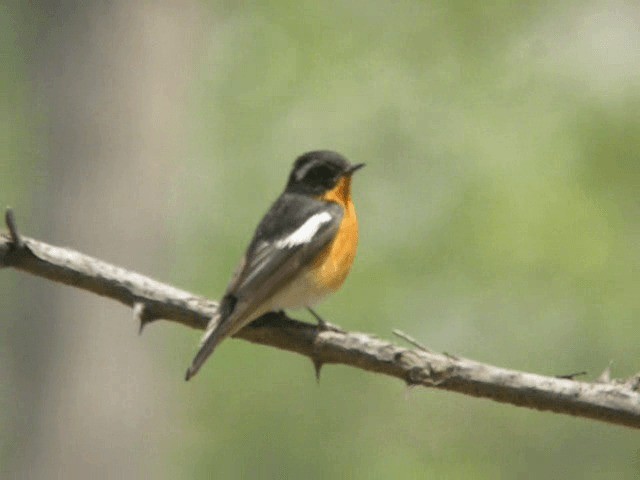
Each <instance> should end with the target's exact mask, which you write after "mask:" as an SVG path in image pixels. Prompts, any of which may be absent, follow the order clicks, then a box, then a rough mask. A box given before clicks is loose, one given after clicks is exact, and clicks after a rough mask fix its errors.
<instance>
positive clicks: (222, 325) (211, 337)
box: [185, 312, 232, 381]
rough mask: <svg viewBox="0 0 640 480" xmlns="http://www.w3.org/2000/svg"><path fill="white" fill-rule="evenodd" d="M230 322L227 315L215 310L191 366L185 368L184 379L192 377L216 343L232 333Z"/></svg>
mask: <svg viewBox="0 0 640 480" xmlns="http://www.w3.org/2000/svg"><path fill="white" fill-rule="evenodd" d="M231 327H232V322H230V321H229V317H228V316H223V315H222V314H221V313H220V312H217V313H216V314H215V315H214V316H213V317H212V318H211V320H210V321H209V324H208V325H207V330H206V331H205V333H204V335H203V336H202V340H200V350H198V353H196V356H195V357H193V361H192V362H191V366H190V367H189V368H188V369H187V374H186V375H185V380H187V381H188V380H189V379H190V378H191V377H193V376H194V375H195V374H196V373H198V370H200V367H202V365H203V364H204V362H205V361H206V360H207V358H209V355H211V354H212V353H213V351H214V350H215V348H216V347H217V346H218V344H219V343H220V342H221V341H222V340H224V339H225V338H227V337H228V336H229V335H231V334H232V332H231Z"/></svg>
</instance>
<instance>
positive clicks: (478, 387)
mask: <svg viewBox="0 0 640 480" xmlns="http://www.w3.org/2000/svg"><path fill="white" fill-rule="evenodd" d="M9 218H10V215H8V216H7V219H8V220H9ZM11 221H12V222H13V219H12V217H11ZM13 227H15V222H13ZM11 232H12V233H11V235H0V266H5V267H13V268H16V269H18V270H23V271H26V272H29V273H32V274H34V275H38V276H41V277H45V278H48V279H50V280H53V281H56V282H61V283H64V284H67V285H71V286H74V287H77V288H81V289H84V290H88V291H90V292H93V293H96V294H98V295H102V296H105V297H109V298H111V299H114V300H117V301H119V302H121V303H123V304H125V305H128V306H130V307H132V309H133V312H134V317H135V318H136V319H137V320H138V321H139V322H140V327H141V329H142V327H144V325H146V324H148V323H149V322H152V321H154V320H157V319H166V320H171V321H174V322H179V323H182V324H184V325H187V326H190V327H193V328H198V329H204V328H205V327H206V325H207V322H208V319H209V318H210V317H211V316H212V314H213V313H214V312H215V309H216V308H217V303H216V302H213V301H210V300H207V299H205V298H202V297H198V296H196V295H193V294H191V293H189V292H185V291H183V290H179V289H177V288H174V287H172V286H170V285H166V284H163V283H160V282H157V281H155V280H152V279H150V278H148V277H145V276H143V275H140V274H138V273H134V272H130V271H128V270H125V269H123V268H119V267H116V266H113V265H110V264H108V263H106V262H103V261H101V260H97V259H95V258H92V257H89V256H87V255H84V254H81V253H79V252H76V251H73V250H70V249H67V248H60V247H54V246H52V245H48V244H46V243H43V242H40V241H37V240H34V239H31V238H27V237H20V236H18V234H17V229H15V228H12V229H11ZM396 334H397V335H400V336H401V337H402V338H405V339H406V340H407V341H409V342H410V343H412V344H413V345H420V344H419V343H418V342H416V341H415V340H413V339H411V337H409V336H408V335H406V334H403V333H401V332H400V333H396ZM236 337H239V338H242V339H244V340H248V341H250V342H253V343H259V344H262V345H268V346H271V347H275V348H279V349H282V350H288V351H291V352H295V353H298V354H300V355H304V356H306V357H308V358H310V359H311V360H312V362H313V363H314V366H315V367H316V374H317V375H319V372H320V367H321V366H322V365H324V364H329V363H335V364H343V365H349V366H352V367H355V368H359V369H362V370H367V371H370V372H376V373H381V374H384V375H389V376H392V377H396V378H399V379H401V380H403V381H404V382H406V383H407V384H409V385H421V386H425V387H435V388H440V389H444V390H450V391H454V392H459V393H464V394H467V395H472V396H476V397H483V398H490V399H492V400H495V401H498V402H504V403H510V404H512V405H518V406H522V407H528V408H535V409H538V410H549V411H553V412H557V413H564V414H568V415H574V416H580V417H586V418H591V419H595V420H600V421H604V422H609V423H614V424H619V425H625V426H628V427H632V428H640V392H638V390H639V388H640V387H639V385H640V374H639V375H635V376H633V377H631V378H629V379H627V380H611V381H609V380H608V379H606V377H605V378H603V379H606V381H602V380H603V379H601V381H599V382H595V383H589V382H578V381H575V380H573V379H571V378H569V379H566V378H556V377H549V376H542V375H536V374H532V373H526V372H520V371H516V370H508V369H504V368H499V367H495V366H492V365H487V364H483V363H479V362H475V361H472V360H468V359H465V358H458V357H455V356H451V355H447V354H439V353H434V352H431V351H429V350H428V349H426V348H425V347H423V346H420V347H419V348H417V349H415V350H412V349H407V348H403V347H399V346H397V345H394V344H392V343H390V342H387V341H384V340H380V339H378V338H375V337H373V336H371V335H368V334H365V333H357V332H344V331H341V330H339V329H328V330H327V329H319V328H318V327H317V326H315V325H310V324H307V323H303V322H300V321H297V320H294V319H291V318H289V317H287V316H285V315H281V314H277V313H271V314H267V315H265V316H263V317H261V318H259V319H258V320H256V321H255V322H253V323H252V324H251V325H249V326H248V327H245V328H244V329H243V330H241V331H240V332H238V334H237V335H236Z"/></svg>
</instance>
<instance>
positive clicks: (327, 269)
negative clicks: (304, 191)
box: [313, 176, 358, 291]
mask: <svg viewBox="0 0 640 480" xmlns="http://www.w3.org/2000/svg"><path fill="white" fill-rule="evenodd" d="M320 198H321V199H322V200H324V201H326V202H335V203H337V204H338V205H340V206H341V207H342V208H343V209H344V216H343V217H342V222H341V223H340V228H339V229H338V233H337V234H336V236H335V238H334V239H333V241H332V242H331V243H330V244H329V245H328V246H327V247H326V249H325V251H324V252H322V254H321V255H320V256H319V257H318V260H317V261H316V262H315V264H314V265H313V269H314V270H315V272H314V273H315V275H314V276H315V279H316V282H317V283H318V286H319V287H320V288H322V289H326V290H328V291H335V290H337V289H338V288H340V287H341V286H342V284H343V283H344V281H345V279H346V278H347V275H348V274H349V271H350V270H351V265H352V264H353V260H354V259H355V256H356V248H357V246H358V219H357V217H356V209H355V207H354V206H353V202H352V201H351V177H350V176H346V177H342V178H341V179H340V180H339V181H338V183H337V185H336V186H335V187H334V188H333V189H332V190H330V191H328V192H327V193H325V194H324V195H323V196H322V197H320Z"/></svg>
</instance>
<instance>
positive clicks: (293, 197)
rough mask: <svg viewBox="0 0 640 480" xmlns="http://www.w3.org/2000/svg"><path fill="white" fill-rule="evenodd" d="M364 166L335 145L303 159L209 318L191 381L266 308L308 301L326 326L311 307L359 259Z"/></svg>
mask: <svg viewBox="0 0 640 480" xmlns="http://www.w3.org/2000/svg"><path fill="white" fill-rule="evenodd" d="M363 166H364V163H357V164H352V163H350V162H349V161H348V160H347V159H346V158H345V157H344V156H342V155H341V154H339V153H337V152H334V151H331V150H316V151H311V152H307V153H304V154H303V155H300V156H299V157H298V158H296V160H295V161H294V163H293V167H292V169H291V173H290V174H289V177H288V180H287V183H286V186H285V188H284V191H283V192H282V193H281V194H280V196H279V197H278V198H277V199H276V201H275V202H274V203H273V204H272V205H271V207H270V208H269V210H268V211H267V213H266V214H265V215H264V217H263V218H262V220H261V221H260V223H259V224H258V226H257V228H256V230H255V233H254V235H253V238H252V240H251V242H250V243H249V246H248V247H247V249H246V252H245V254H244V257H243V258H242V260H241V261H240V263H239V265H238V267H237V268H236V271H235V273H234V275H233V277H232V279H231V281H230V282H229V285H228V286H227V289H226V291H225V293H224V295H223V297H222V299H221V301H220V304H219V306H218V309H217V311H216V313H215V314H214V315H213V316H212V318H211V319H210V321H209V323H208V325H207V328H206V331H205V333H204V335H203V337H202V340H201V341H200V348H199V350H198V352H197V353H196V355H195V357H194V358H193V361H192V363H191V365H190V366H189V368H188V369H187V372H186V376H185V379H186V380H189V379H190V378H192V377H193V376H194V375H195V374H196V373H197V372H198V371H199V370H200V367H202V365H203V364H204V362H205V361H206V360H207V358H208V357H209V356H210V355H211V354H212V353H213V351H214V350H215V349H216V347H217V346H218V345H219V344H220V342H222V341H223V340H224V339H225V338H227V337H230V336H232V335H234V334H236V333H237V332H238V331H239V330H241V329H242V328H243V327H245V326H246V325H248V324H249V323H251V322H252V321H254V320H256V319H257V318H258V317H260V316H262V315H264V314H265V313H268V312H272V311H275V312H279V311H283V310H285V309H299V308H307V309H308V310H309V311H310V312H311V313H312V314H313V315H314V317H316V319H317V320H318V326H319V328H321V327H323V326H324V325H326V324H325V322H324V321H323V320H322V319H321V318H320V317H319V316H318V315H317V314H316V313H315V311H313V310H312V308H311V307H312V306H314V305H315V304H317V303H318V302H319V301H320V300H322V299H323V298H324V297H326V296H327V295H329V294H330V293H333V292H335V291H337V290H338V289H339V288H340V287H341V286H342V284H343V283H344V281H345V279H346V278H347V275H348V274H349V271H350V269H351V265H352V264H353V261H354V258H355V255H356V249H357V246H358V219H357V217H356V210H355V206H354V204H353V201H352V199H351V179H352V176H353V174H354V173H355V172H356V171H358V170H359V169H360V168H362V167H363Z"/></svg>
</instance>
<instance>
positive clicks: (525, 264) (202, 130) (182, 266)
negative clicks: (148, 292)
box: [0, 0, 640, 479]
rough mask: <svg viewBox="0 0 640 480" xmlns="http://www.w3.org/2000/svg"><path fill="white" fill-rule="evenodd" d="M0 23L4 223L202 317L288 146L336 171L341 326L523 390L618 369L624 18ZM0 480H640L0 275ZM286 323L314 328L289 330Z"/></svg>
mask: <svg viewBox="0 0 640 480" xmlns="http://www.w3.org/2000/svg"><path fill="white" fill-rule="evenodd" d="M518 3H519V4H516V2H507V1H496V2H473V1H458V2H445V1H431V2H420V1H410V0H407V1H397V2H384V1H367V2H364V1H358V0H353V1H350V2H335V1H329V2H324V3H320V2H309V1H301V2H287V1H279V2H270V3H269V5H268V6H267V4H266V2H265V3H259V2H243V3H235V2H205V1H202V2H198V1H193V0H185V1H178V0H163V1H158V2H126V1H124V0H120V1H113V2H99V1H88V2H79V1H69V0H58V1H44V0H37V1H33V2H20V1H17V0H14V1H12V0H5V1H4V2H3V3H2V4H0V55H1V59H2V65H3V67H2V68H1V69H0V91H1V92H3V94H2V95H0V102H1V103H0V205H2V206H4V205H12V206H13V207H14V208H15V209H16V213H17V218H18V224H19V227H20V228H21V229H22V231H23V233H24V234H26V235H31V236H35V237H38V238H41V239H42V240H45V241H48V242H51V243H54V244H61V245H68V246H72V247H74V248H76V249H78V250H81V251H83V252H86V253H89V254H92V255H95V256H97V257H99V258H102V259H105V260H107V261H111V262H114V263H116V264H119V265H122V266H124V267H127V268H130V269H134V270H137V271H140V272H142V273H145V274H147V275H150V276H152V277H155V278H158V279H159V280H162V281H166V282H168V283H172V284H174V285H176V286H179V287H181V288H184V289H187V290H191V291H194V292H197V293H200V294H202V295H206V296H208V297H210V298H218V297H219V295H220V293H221V292H222V291H223V289H224V287H225V285H226V283H227V281H228V279H229V277H230V274H231V272H232V270H233V268H234V266H235V264H236V262H237V260H238V258H239V257H240V255H241V254H242V252H243V250H244V248H245V246H246V243H247V241H248V239H249V237H250V235H251V234H252V229H253V227H254V225H255V223H256V222H257V221H258V219H259V218H260V216H261V215H262V214H263V213H264V211H265V209H266V206H267V204H268V203H269V202H270V201H272V200H273V199H274V198H275V197H276V196H277V195H278V193H279V192H280V190H281V189H282V187H283V185H284V182H285V178H286V175H287V173H288V170H289V168H290V165H291V163H292V161H293V159H294V158H295V156H297V155H298V154H300V153H302V152H304V151H307V150H311V149H317V148H331V149H335V150H337V151H340V152H341V153H343V154H345V155H346V156H347V157H348V158H349V159H351V160H352V161H354V162H366V163H367V165H368V166H367V168H366V169H365V170H363V171H362V173H360V174H358V176H357V177H356V179H355V186H354V195H355V199H356V203H357V207H358V213H359V217H360V221H361V241H360V247H359V253H358V258H357V261H356V264H355V266H354V269H353V271H352V274H351V276H350V278H349V280H348V282H347V283H346V285H345V287H344V289H343V290H342V291H341V293H340V294H338V295H335V296H334V297H332V298H331V299H330V300H329V301H327V302H326V303H324V304H323V305H322V306H320V308H319V311H320V312H321V313H322V314H323V316H325V317H326V318H327V319H330V321H332V322H334V323H337V324H339V325H342V326H344V327H346V328H348V329H352V330H360V331H366V332H370V333H373V334H376V335H378V336H380V337H383V338H392V335H391V330H392V329H394V328H398V329H401V330H404V331H406V332H409V333H410V334H411V335H412V336H414V337H416V338H418V339H420V340H421V341H422V342H423V343H425V344H426V345H428V346H429V347H430V348H432V349H435V350H441V351H442V350H444V351H447V352H450V353H455V354H459V355H463V356H466V357H470V358H473V359H477V360H480V361H485V362H488V363H493V364H496V365H500V366H505V367H509V368H516V369H522V370H527V371H531V372H537V373H542V374H549V375H555V374H565V373H570V372H574V371H580V370H587V371H588V372H589V373H588V376H587V377H585V378H586V379H589V380H593V379H595V378H597V377H598V375H599V374H600V373H601V372H602V371H603V370H604V369H605V368H606V367H607V365H609V364H610V363H611V366H612V374H613V376H616V377H626V376H630V375H632V374H634V373H636V372H637V371H638V370H639V369H640V362H639V361H638V359H639V358H640V342H639V341H638V340H639V337H640V329H639V328H638V326H639V322H640V319H639V318H638V316H639V313H640V249H639V248H638V245H639V242H640V195H639V192H640V155H639V153H638V152H639V151H640V114H639V113H638V112H639V111H640V28H639V25H640V6H639V4H638V3H637V2H635V1H634V2H632V1H626V2H625V1H622V0H620V1H616V0H610V1H593V2H590V1H566V2H547V1H542V0H538V1H531V2H518ZM0 288H1V289H2V292H3V295H2V296H1V297H0V312H2V314H1V316H2V319H1V321H0V476H2V477H3V478H114V477H120V478H122V477H123V478H140V477H151V476H153V477H155V478H206V477H209V476H216V477H217V478H241V477H242V478H362V479H370V478H474V479H476V478H477V479H484V478H486V479H496V478H507V479H511V478H576V479H601V478H602V479H604V478H639V477H640V439H639V438H638V435H637V433H636V432H633V431H631V430H628V429H624V428H622V427H617V426H611V425H607V424H601V423H596V422H593V421H589V420H585V419H574V418H571V417H566V416H559V415H555V414H551V413H541V412H537V411H532V410H527V409H521V408H515V407H512V406H508V405H501V404H497V403H493V402H490V401H487V400H479V399H475V398H470V397H465V396H461V395H457V394H453V393H448V392H439V391H435V390H434V391H431V390H424V389H407V388H406V387H405V386H404V385H403V384H401V383H400V382H398V381H396V380H393V379H389V378H384V377H380V376H376V375H372V374H369V373H364V372H362V371H359V370H356V369H351V368H344V367H337V366H329V367H327V368H325V369H324V371H323V378H322V381H321V382H320V384H319V385H317V384H316V382H315V379H314V376H313V368H312V366H311V364H310V362H309V361H308V360H305V359H303V358H301V357H298V356H294V355H292V354H288V353H285V352H281V351H277V350H274V349H268V348H264V347H259V346H255V345H249V344H247V343H245V342H242V341H229V342H226V343H225V344H223V346H222V347H221V348H220V349H219V350H218V351H217V352H216V355H215V356H214V357H213V359H212V360H211V361H210V362H209V363H208V364H207V366H206V368H205V369H204V370H203V372H202V373H201V375H199V376H198V377H197V378H196V379H195V381H193V382H190V383H189V384H186V383H184V381H183V373H184V370H185V368H186V366H187V365H188V363H189V361H190V359H191V356H192V355H193V353H194V352H195V348H196V345H197V342H198V338H199V335H200V333H199V332H196V331H191V330H188V329H186V328H184V327H181V326H178V325H173V324H169V323H167V322H158V323H157V324H154V325H152V326H151V327H150V328H148V329H147V331H146V332H145V333H144V335H142V336H141V337H138V336H137V335H136V331H137V325H135V323H134V322H133V320H132V317H131V312H130V311H129V310H128V309H126V308H124V307H122V306H119V305H116V304H114V303H113V302H111V301H109V300H105V299H103V298H100V297H97V296H94V295H89V294H86V293H83V292H79V291H75V290H73V289H70V288H67V287H63V286H60V285H56V284H53V283H50V282H46V281H44V280H41V279H37V278H33V277H30V276H28V275H23V274H19V273H16V272H14V271H12V270H7V271H3V272H1V273H0ZM297 316H298V318H301V319H305V320H309V321H311V319H310V318H309V316H308V315H307V314H306V313H300V314H299V315H297Z"/></svg>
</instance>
